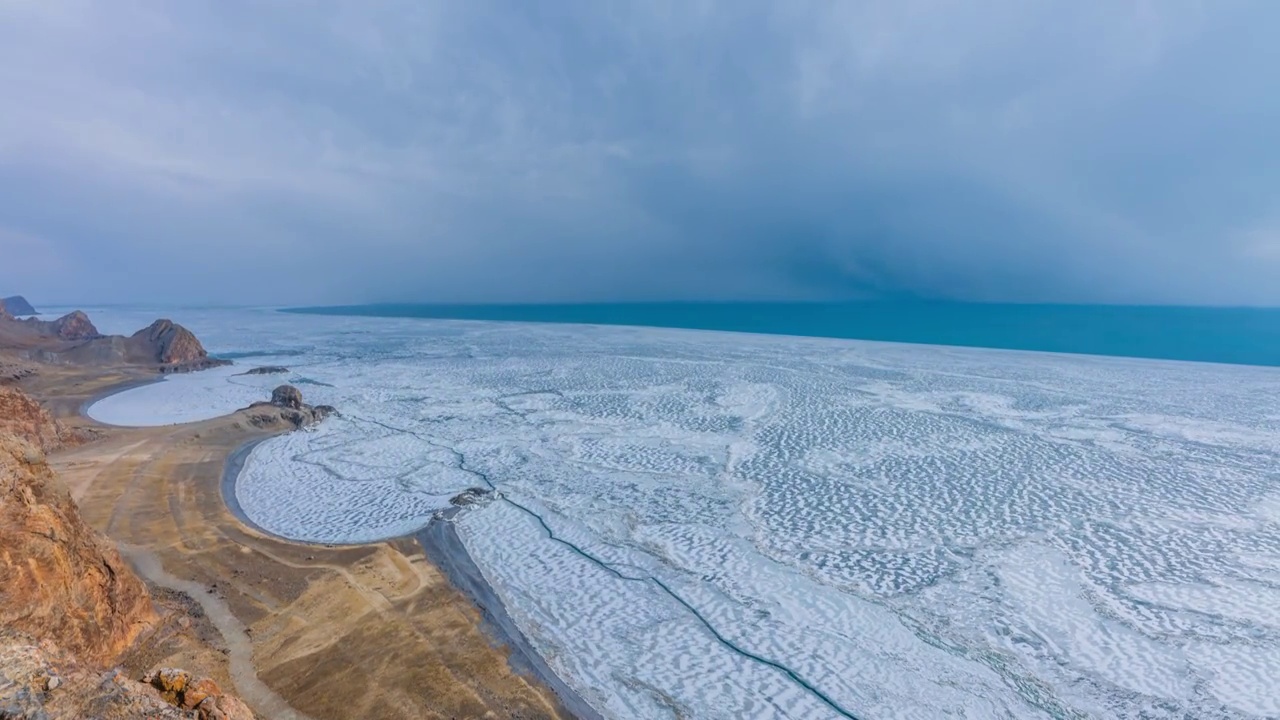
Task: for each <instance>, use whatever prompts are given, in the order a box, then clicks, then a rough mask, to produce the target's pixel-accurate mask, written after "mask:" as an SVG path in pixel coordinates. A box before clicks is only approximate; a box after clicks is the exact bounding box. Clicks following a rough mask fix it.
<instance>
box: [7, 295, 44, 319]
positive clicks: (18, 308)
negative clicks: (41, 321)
mask: <svg viewBox="0 0 1280 720" xmlns="http://www.w3.org/2000/svg"><path fill="white" fill-rule="evenodd" d="M0 312H5V313H8V314H9V315H36V314H37V313H36V309H35V308H33V307H31V303H29V302H27V299H26V298H24V297H22V296H21V295H13V296H11V297H7V298H5V299H3V300H0Z"/></svg>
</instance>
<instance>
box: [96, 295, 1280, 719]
mask: <svg viewBox="0 0 1280 720" xmlns="http://www.w3.org/2000/svg"><path fill="white" fill-rule="evenodd" d="M96 317H97V316H96V315H95V319H96ZM175 319H177V320H179V321H180V322H186V323H187V324H189V325H190V326H192V327H193V329H195V330H196V331H197V333H199V334H200V336H201V338H202V339H204V340H205V342H206V345H208V346H209V347H210V349H211V350H212V351H214V352H215V353H218V352H225V353H230V354H232V355H237V354H240V355H243V354H249V355H254V354H260V355H263V356H274V357H273V358H272V360H271V362H277V361H278V362H279V364H284V365H288V366H289V367H290V368H291V370H292V374H291V376H290V378H291V379H292V380H293V381H295V382H297V381H303V384H302V385H301V386H300V387H302V388H303V390H304V392H305V393H306V394H307V395H308V399H309V400H315V401H317V402H324V403H329V404H333V405H335V406H337V407H338V408H339V410H340V411H341V412H342V413H343V417H342V418H339V419H334V420H330V421H327V422H326V423H325V424H324V425H323V426H322V427H321V428H320V429H319V430H318V431H317V432H313V433H295V434H291V435H287V436H284V437H280V438H276V439H273V440H270V441H268V442H266V443H263V444H262V445H260V446H258V447H257V448H256V449H255V451H254V452H253V453H252V455H251V456H250V457H249V459H248V461H247V462H246V464H245V468H244V470H243V473H242V475H241V478H240V482H239V484H238V489H237V495H238V499H239V501H240V503H241V505H242V506H243V508H244V510H245V512H246V514H248V515H249V517H250V518H251V519H253V520H254V522H256V523H258V524H259V525H260V526H262V527H264V528H265V529H267V530H270V531H271V532H275V533H279V534H280V535H283V536H286V537H291V538H295V539H300V540H308V541H320V542H360V541H368V540H372V539H377V538H382V537H389V536H394V535H399V534H403V533H407V532H409V531H411V530H413V529H415V528H417V527H420V526H421V525H422V524H423V523H424V522H426V520H427V518H429V517H430V515H431V513H432V512H433V511H434V510H435V509H436V508H439V507H442V506H443V505H444V504H445V503H446V502H447V498H448V497H450V496H451V495H453V494H455V493H457V492H459V491H461V490H463V489H466V488H468V487H493V488H495V489H497V490H498V491H499V496H498V497H497V499H494V500H492V501H490V502H486V503H483V504H481V505H478V506H473V507H471V508H468V509H467V510H465V511H463V512H462V513H461V514H460V515H458V516H457V519H456V522H457V526H458V530H459V533H460V535H461V537H462V538H463V540H464V542H465V543H466V545H467V548H468V551H469V552H470V553H471V554H472V555H473V556H474V558H475V560H476V563H477V564H478V565H479V566H480V567H481V569H482V570H483V572H484V573H485V575H486V577H487V578H488V579H489V581H490V582H491V583H492V585H493V586H494V588H495V590H496V591H497V592H498V594H499V596H500V597H501V598H502V599H503V601H504V602H505V603H506V605H507V607H508V610H509V611H510V613H511V615H512V616H513V617H514V618H515V619H516V621H517V622H518V623H519V624H520V625H521V628H522V629H523V631H524V632H525V634H526V635H527V636H528V637H529V639H530V640H531V641H532V642H533V644H534V645H535V647H537V648H538V649H539V651H540V652H542V653H543V655H544V656H545V657H546V658H547V660H548V662H549V663H550V664H551V666H552V667H553V668H554V669H555V670H556V671H557V672H558V673H560V674H561V675H562V676H563V677H564V678H565V680H566V681H567V682H569V684H570V685H572V686H573V687H574V688H575V689H576V690H578V691H579V692H580V693H581V694H582V696H583V697H584V698H586V699H587V700H588V701H589V702H591V703H592V704H593V705H595V706H596V707H597V708H598V709H599V710H600V711H601V712H602V713H603V714H605V715H606V716H609V717H616V718H648V717H654V718H663V717H698V718H703V717H706V718H740V717H761V718H768V717H795V718H821V717H858V718H922V717H927V718H935V717H966V718H1014V717H1016V718H1023V717H1032V718H1034V717H1045V718H1069V717H1099V718H1103V717H1106V718H1109V717H1122V718H1185V717H1195V718H1234V717H1240V718H1244V717H1275V716H1280V692H1277V690H1276V689H1277V688H1280V615H1277V609H1276V608H1277V603H1280V413H1277V411H1276V406H1277V401H1278V400H1280V370H1278V369H1274V368H1255V367H1236V366H1225V365H1211V364H1191V363H1174V362H1162V361H1143V360H1127V359H1115V358H1094V357H1076V356H1063V355H1050V354H1036V353H1019V352H1007V351H988V350H970V349H959V348H938V347H925V346H903V345H891V344H877V343H864V342H855V341H845V340H821V339H797V338H785V337H766V336H752V335H740V334H725V333H709V332H695V331H678V330H653V329H637V328H603V327H581V326H577V327H575V326H538V325H521V324H501V323H478V322H445V321H423V320H391V319H375V318H326V317H316V316H297V315H285V314H278V313H271V312H266V311H201V312H200V313H198V314H197V315H196V316H195V317H194V318H193V319H189V320H184V319H183V318H175ZM121 322H123V321H121ZM142 324H143V325H145V322H144V323H142ZM141 326H142V325H139V327H141ZM279 356H283V359H281V358H280V357H279ZM253 362H256V358H255V359H254V361H253ZM249 366H251V364H250V363H248V362H244V363H241V365H240V366H239V367H238V368H237V370H239V371H242V370H243V369H246V368H247V367H249ZM201 375H203V374H201ZM193 377H197V379H192V380H186V379H185V378H183V379H179V380H178V381H168V380H167V381H165V382H164V383H159V384H156V385H151V386H146V387H143V388H138V389H134V390H131V391H127V392H125V393H122V394H120V395H117V396H113V398H109V399H108V400H107V401H104V402H103V403H99V405H96V406H94V409H93V411H92V412H93V413H94V415H95V417H100V418H103V419H106V420H108V421H112V420H111V419H110V418H111V417H113V416H112V415H111V413H112V412H117V411H119V412H120V413H121V414H120V415H116V416H114V417H116V418H117V419H122V418H124V419H130V420H133V421H140V420H143V419H145V418H147V417H148V416H150V417H152V418H153V420H152V422H158V421H161V420H162V421H164V422H173V421H175V419H191V418H193V417H195V416H197V415H200V414H201V413H206V414H216V413H217V412H221V411H222V409H224V408H227V407H228V406H232V405H234V406H239V405H242V404H247V402H245V397H246V395H245V394H244V393H245V392H248V391H252V392H258V393H260V392H265V390H266V389H267V388H269V386H270V384H272V383H274V382H278V381H279V380H280V378H279V377H276V378H270V377H269V379H268V380H264V381H262V385H260V386H253V387H246V386H244V385H239V384H234V383H229V382H225V380H229V379H233V378H234V379H235V380H236V382H237V383H238V382H239V381H241V380H243V379H244V378H243V377H235V376H232V375H227V376H226V377H225V378H224V377H223V376H222V375H219V374H216V371H215V373H213V374H208V375H207V376H206V377H207V380H205V379H198V376H193ZM254 399H256V398H254ZM122 408H123V409H122ZM184 413H185V414H184ZM206 416H207V415H206Z"/></svg>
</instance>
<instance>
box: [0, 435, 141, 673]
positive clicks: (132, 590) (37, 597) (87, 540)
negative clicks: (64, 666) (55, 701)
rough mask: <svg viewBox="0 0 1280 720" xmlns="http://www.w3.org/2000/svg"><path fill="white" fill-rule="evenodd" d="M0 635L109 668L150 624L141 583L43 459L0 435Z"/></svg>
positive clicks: (27, 446)
mask: <svg viewBox="0 0 1280 720" xmlns="http://www.w3.org/2000/svg"><path fill="white" fill-rule="evenodd" d="M0 548H3V552H0V627H5V628H9V629H12V630H15V631H17V632H22V633H26V634H28V635H31V636H32V637H35V638H38V639H41V640H48V641H50V642H53V643H55V644H57V645H58V646H59V647H61V648H63V649H64V650H66V651H67V652H70V653H72V654H74V655H75V656H77V657H78V658H80V659H81V660H82V661H84V662H88V663H92V664H97V665H102V664H106V663H110V662H112V661H113V660H114V659H115V658H116V657H118V656H119V655H120V654H121V653H122V652H123V651H124V650H125V649H126V648H128V647H129V645H130V644H132V643H133V641H134V640H135V639H136V638H137V637H138V635H139V634H140V633H142V631H144V630H145V629H147V628H148V627H149V626H150V625H151V624H152V623H153V622H154V621H155V619H156V613H155V609H154V608H153V606H152V604H151V597H150V596H149V595H148V593H147V589H146V587H145V586H144V585H143V584H142V581H141V580H139V579H138V577H137V576H136V575H134V574H133V570H132V569H130V568H129V566H128V565H126V564H125V563H124V562H123V561H122V560H121V559H120V554H119V553H118V552H117V551H116V549H115V547H113V546H111V545H110V544H109V543H107V542H105V541H104V540H103V539H101V538H100V537H99V536H98V535H97V533H95V532H94V531H93V530H92V529H90V528H89V526H87V525H85V523H84V521H83V520H82V519H81V518H80V513H79V510H78V509H77V508H76V506H75V503H74V502H73V501H72V499H71V494H70V493H69V492H67V489H66V487H65V486H63V484H62V483H61V482H60V481H59V480H58V479H57V478H55V477H54V475H53V473H52V472H51V471H50V470H49V466H48V464H46V462H45V458H44V453H43V452H41V450H40V449H39V448H37V447H36V446H35V445H32V444H31V443H29V442H27V441H26V440H23V439H20V438H18V437H16V436H12V435H0Z"/></svg>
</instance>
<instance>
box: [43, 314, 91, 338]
mask: <svg viewBox="0 0 1280 720" xmlns="http://www.w3.org/2000/svg"><path fill="white" fill-rule="evenodd" d="M32 322H39V321H38V320H35V321H32ZM53 331H54V333H55V334H56V335H57V336H58V337H60V338H62V339H63V340H92V339H94V338H99V337H102V333H100V332H98V328H96V327H94V326H93V323H92V322H90V321H89V316H88V315H85V314H84V313H83V312H81V311H79V310H76V311H75V312H69V313H67V314H66V315H63V316H62V317H60V318H58V319H57V320H54V321H53Z"/></svg>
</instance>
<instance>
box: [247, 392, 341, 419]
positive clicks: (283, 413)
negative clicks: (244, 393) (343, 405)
mask: <svg viewBox="0 0 1280 720" xmlns="http://www.w3.org/2000/svg"><path fill="white" fill-rule="evenodd" d="M241 412H243V413H246V414H247V415H248V419H249V422H250V423H252V424H253V425H254V426H255V427H261V428H268V427H273V426H275V425H278V424H279V423H287V424H289V425H292V426H293V427H294V428H295V429H301V428H305V427H310V426H312V425H315V424H317V423H319V422H320V421H321V420H324V419H325V418H327V417H329V416H330V415H337V414H338V411H337V410H336V409H334V408H333V406H331V405H315V406H312V405H308V404H306V403H305V402H303V401H302V391H301V390H299V389H298V388H296V387H294V386H292V385H281V386H279V387H277V388H276V389H275V390H272V391H271V400H270V401H269V402H268V401H262V402H256V403H254V404H252V405H250V406H249V407H247V408H245V409H244V410H242V411H241Z"/></svg>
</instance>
